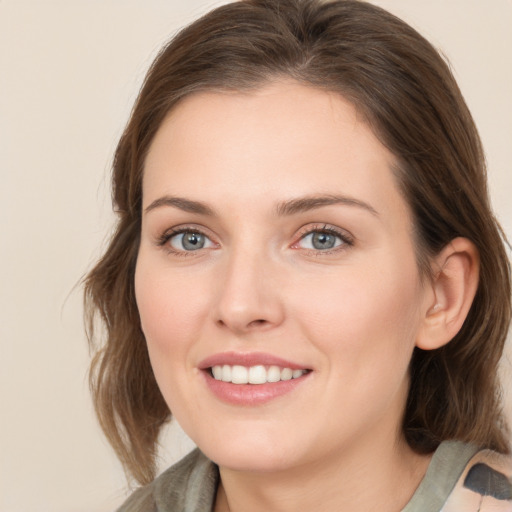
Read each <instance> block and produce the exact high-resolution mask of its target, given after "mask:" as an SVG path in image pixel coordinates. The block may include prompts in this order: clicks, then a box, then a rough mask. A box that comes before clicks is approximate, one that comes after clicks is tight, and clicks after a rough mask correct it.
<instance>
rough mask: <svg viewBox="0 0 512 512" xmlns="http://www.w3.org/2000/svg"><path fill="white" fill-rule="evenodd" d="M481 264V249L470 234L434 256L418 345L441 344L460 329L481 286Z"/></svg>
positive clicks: (446, 341) (427, 346)
mask: <svg viewBox="0 0 512 512" xmlns="http://www.w3.org/2000/svg"><path fill="white" fill-rule="evenodd" d="M479 265H480V258H479V254H478V249H477V248H476V247H475V245H474V244H473V243H472V242H471V241H469V240H468V239H467V238H455V239H454V240H452V241H451V242H450V243H449V244H448V245H447V246H446V247H445V248H444V249H443V250H442V251H441V252H440V253H439V254H438V255H437V256H436V257H435V258H434V260H433V262H432V267H433V273H434V277H433V279H432V281H431V282H430V284H429V286H430V287H431V291H432V293H430V294H429V295H428V298H427V303H426V304H425V308H424V312H423V313H422V314H423V317H422V325H421V328H420V331H419V332H418V337H417V339H416V346H417V347H418V348H421V349H423V350H434V349H436V348H440V347H442V346H443V345H446V344H447V343H448V342H449V341H450V340H452V339H453V338H454V336H455V335H456V334H457V333H458V332H459V330H460V329H461V327H462V324H463V323H464V321H465V319H466V317H467V315H468V313H469V310H470V308H471V304H472V303H473V299H474V298H475V294H476V291H477V288H478V277H479Z"/></svg>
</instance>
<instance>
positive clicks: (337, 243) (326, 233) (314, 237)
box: [294, 227, 353, 252]
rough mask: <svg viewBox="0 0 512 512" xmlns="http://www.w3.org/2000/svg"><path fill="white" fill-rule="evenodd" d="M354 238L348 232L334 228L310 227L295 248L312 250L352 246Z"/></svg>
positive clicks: (328, 249)
mask: <svg viewBox="0 0 512 512" xmlns="http://www.w3.org/2000/svg"><path fill="white" fill-rule="evenodd" d="M352 244H353V242H352V238H351V237H349V235H348V234H346V233H341V232H339V231H337V230H335V229H334V228H330V227H323V228H318V229H314V228H313V229H311V228H310V229H308V231H306V232H305V233H304V234H303V235H302V236H301V238H300V240H299V241H298V242H297V243H296V244H295V245H294V247H295V248H300V249H306V250H311V251H326V252H327V251H330V250H336V249H337V248H339V249H343V248H344V246H347V247H348V246H351V245H352Z"/></svg>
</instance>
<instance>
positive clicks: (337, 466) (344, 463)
mask: <svg viewBox="0 0 512 512" xmlns="http://www.w3.org/2000/svg"><path fill="white" fill-rule="evenodd" d="M429 461H430V456H421V455H418V454H415V453H414V452H413V451H412V450H411V449H410V448H409V446H408V445H407V443H406V442H405V441H404V440H403V439H402V438H400V439H398V440H396V442H394V443H393V442H389V443H387V444H386V443H376V442H375V440H369V441H368V442H367V443H366V446H363V447H361V445H360V444H359V446H358V449H357V450H356V449H352V448H350V447H347V448H346V449H344V450H343V451H342V453H341V454H340V453H333V454H332V455H331V456H330V457H324V458H322V460H321V461H320V462H314V463H313V462H312V463H309V464H304V465H303V466H300V467H294V468H288V469H286V470H282V471H277V472H257V473H256V472H240V471H233V470H230V469H227V468H220V476H221V483H220V486H219V491H218V493H217V502H216V506H215V512H261V511H262V510H272V511H275V512H291V511H294V512H295V511H296V510H305V511H308V510H318V509H319V505H320V504H321V509H322V511H323V512H339V510H344V511H350V512H363V511H364V512H367V511H368V510H379V511H380V512H398V511H400V510H402V508H403V507H404V506H405V505H406V504H407V502H408V501H409V499H410V498H411V496H412V495H413V494H414V491H415V490H416V488H417V486H418V485H419V483H420V481H421V479H422V478H423V476H424V474H425V472H426V469H427V466H428V463H429Z"/></svg>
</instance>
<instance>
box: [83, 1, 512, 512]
mask: <svg viewBox="0 0 512 512" xmlns="http://www.w3.org/2000/svg"><path fill="white" fill-rule="evenodd" d="M113 188H114V203H115V207H116V210H117V211H118V214H119V221H118V225H117V230H116V233H115V234H114V237H113V238H112V241H111V243H110V245H109V247H108V249H107V251H106V253H105V255H104V256H103V258H102V259H101V260H100V261H99V263H98V264H97V266H96V267H95V268H94V269H93V270H92V272H91V273H90V274H89V276H88V278H87V281H86V300H87V304H88V308H89V309H88V311H89V314H90V318H91V324H90V325H92V317H93V315H94V313H95V312H98V313H99V314H100V315H101V317H102V319H103V320H104V323H105V326H106V329H107V339H106V343H105V344H104V346H101V347H98V348H97V353H96V356H95V359H94V361H93V366H92V373H91V382H92V389H93V393H94V398H95V403H96V408H97V412H98V416H99V419H100V422H101V424H102V427H103V429H104V431H105V433H106V434H107V436H108V438H109V440H110V442H111V443H112V445H113V446H114V448H115V449H116V451H117V453H118V456H119V457H120V459H121V461H122V462H123V464H124V465H125V467H126V468H127V470H128V471H129V472H130V473H131V474H132V475H133V476H134V477H135V478H136V479H137V480H138V481H139V482H140V483H142V484H147V485H146V486H145V487H143V488H142V489H140V490H139V491H137V492H136V493H135V494H134V495H133V496H132V497H131V498H130V499H129V500H128V501H127V503H126V504H125V505H124V506H123V507H121V509H120V510H121V511H140V510H158V511H164V510H165V511H167V510H169V511H170V510H173V511H175V510H187V511H188V510H194V511H203V510H208V511H209V510H214V511H215V512H222V511H231V512H235V511H240V510H243V511H244V512H248V511H249V512H250V511H257V510H276V511H278V510H279V511H281V510H282V511H287V510H291V509H292V508H293V509H296V508H297V507H301V508H302V509H305V510H313V509H321V510H325V511H331V510H332V511H334V510H336V511H338V510H350V511H359V510H365V511H367V510H373V509H377V508H378V509H379V510H384V511H398V510H406V511H407V512H412V511H420V510H421V511H439V510H443V511H445V512H446V511H450V510H457V511H459V512H460V511H462V510H463V511H466V510H467V511H473V510H474V511H476V510H486V507H488V508H487V509H488V510H491V509H492V510H512V484H511V480H510V476H511V473H512V470H511V466H510V460H509V459H508V458H507V457H506V455H507V454H508V453H509V450H510V446H509V438H508V430H507V426H506V425H505V422H504V420H503V418H502V416H501V410H500V399H499V385H498V379H497V365H498V362H499V360H500V357H501V354H502V351H503V345H504V342H505V337H506V333H507V329H508V325H509V322H510V295H511V294H510V273H509V266H508V262H507V258H506V254H505V250H504V245H503V241H502V238H501V231H500V228H499V226H498V224H497V223H496V221H495V219H494V218H493V216H492V213H491V210H490V206H489V201H488V195H487V186H486V181H485V169H484V157H483V152H482V148H481V144H480V140H479V138H478V134H477V132H476V128H475V127H474V124H473V121H472V119H471V116H470V114H469V112H468V110H467V107H466V105H465V103H464V100H463V98H462V96H461V94H460V91H459V89H458V87H457V85H456V83H455V81H454V79H453V77H452V75H451V73H450V71H449V69H448V67H447V65H446V64H445V63H444V62H443V60H442V59H441V58H440V57H439V55H438V54H437V52H436V51H435V50H434V49H433V48H432V46H431V45H430V44H429V43H428V42H427V41H425V40H424V39H423V38H422V37H421V36H420V35H419V34H417V33H416V32H415V31H414V30H413V29H411V28H410V27H408V26H407V25H406V24H404V23H403V22H402V21H400V20H398V19H396V18H395V17H393V16H392V15H390V14H388V13H386V12H385V11H383V10H382V9H379V8H377V7H375V6H372V5H370V4H367V3H364V2H358V1H350V0H338V1H328V2H323V1H320V0H250V1H243V2H235V3H232V4H229V5H226V6H224V7H220V8H218V9H216V10H214V11H212V12H211V13H209V14H208V15H206V16H205V17H204V18H202V19H200V20H198V21H196V22H195V23H193V24H192V25H191V26H189V27H188V28H186V29H184V30H183V31H182V32H181V33H180V34H178V36H177V37H176V38H175V39H174V40H173V41H171V43H170V44H169V45H168V46H167V47H166V48H164V49H163V50H162V52H161V53H160V55H159V56H158V57H157V59H156V60H155V62H154V63H153V65H152V67H151V69H150V71H149V73H148V76H147V78H146V81H145V84H144V86H143V88H142V90H141V93H140V95H139V98H138V100H137V102H136V105H135V107H134V110H133V113H132V116H131V119H130V121H129V123H128V126H127V128H126V130H125V132H124V134H123V136H122V138H121V141H120V143H119V145H118V148H117V152H116V157H115V162H114V175H113ZM171 411H172V414H173V416H174V417H175V418H176V419H177V420H178V421H179V423H180V424H181V425H182V427H183V428H184V430H185V431H186V432H187V433H188V434H189V436H190V437H191V438H192V439H193V440H194V441H195V442H196V444H197V445H198V447H199V449H200V451H199V450H196V451H195V452H193V453H192V454H191V455H189V456H188V457H186V458H185V459H184V460H183V461H181V462H180V463H178V464H177V465H176V466H174V467H172V468H170V469H169V470H168V471H167V472H165V473H164V474H163V475H161V476H160V477H159V478H157V479H156V480H154V481H153V482H152V483H150V482H151V481H152V480H153V478H154V472H155V470H154V460H155V455H156V441H157V438H158V434H159V431H160V429H161V427H162V426H163V424H164V423H165V422H166V421H168V420H169V418H170V414H171ZM491 507H494V508H491ZM500 507H501V508H500Z"/></svg>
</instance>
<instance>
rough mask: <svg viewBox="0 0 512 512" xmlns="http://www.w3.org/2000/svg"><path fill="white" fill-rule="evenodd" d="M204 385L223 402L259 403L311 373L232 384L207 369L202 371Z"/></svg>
mask: <svg viewBox="0 0 512 512" xmlns="http://www.w3.org/2000/svg"><path fill="white" fill-rule="evenodd" d="M203 373H204V376H205V381H206V385H207V386H208V388H209V389H210V391H211V392H212V393H213V394H214V395H215V396H216V397H217V398H218V399H220V400H222V401H223V402H227V403H229V404H233V405H260V404H265V403H267V402H270V401H271V400H274V399H275V398H278V397H280V396H283V395H286V394H288V393H291V392H292V391H294V390H295V389H296V388H297V387H298V386H300V385H301V384H302V383H303V382H304V381H305V380H306V379H307V378H308V377H309V375H310V374H311V372H308V373H305V374H304V375H302V376H301V377H298V378H296V379H290V380H280V381H279V382H267V383H265V384H233V383H231V382H223V381H221V380H216V379H214V378H213V377H212V376H211V375H210V373H209V372H208V371H204V372H203Z"/></svg>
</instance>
